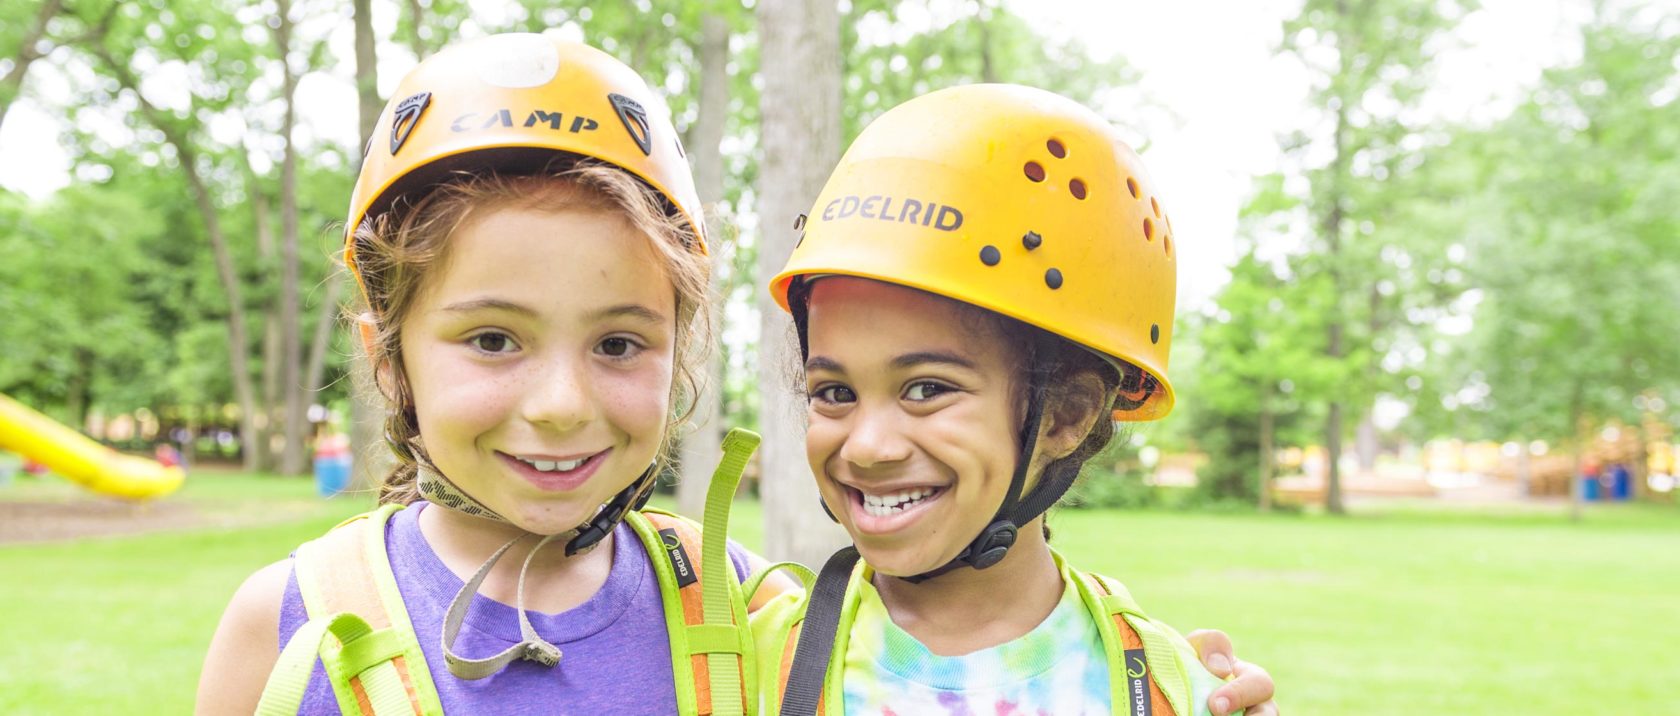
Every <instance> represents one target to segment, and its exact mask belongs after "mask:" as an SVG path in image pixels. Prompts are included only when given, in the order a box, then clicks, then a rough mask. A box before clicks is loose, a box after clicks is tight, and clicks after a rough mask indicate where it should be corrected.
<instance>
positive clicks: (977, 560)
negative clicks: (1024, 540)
mask: <svg viewBox="0 0 1680 716" xmlns="http://www.w3.org/2000/svg"><path fill="white" fill-rule="evenodd" d="M1019 531H1020V529H1019V528H1017V527H1016V526H1015V523H1014V522H1011V521H1009V520H998V521H996V522H993V523H991V524H989V525H986V529H984V530H981V531H980V536H979V537H976V538H975V539H974V542H973V546H972V547H970V548H969V550H970V551H969V555H968V563H969V564H970V565H971V566H973V567H974V568H975V569H985V568H987V567H990V566H992V565H995V564H997V563H998V562H1002V561H1003V557H1004V555H1006V554H1009V548H1010V547H1011V546H1013V545H1014V544H1015V537H1016V535H1017V534H1018V533H1019Z"/></svg>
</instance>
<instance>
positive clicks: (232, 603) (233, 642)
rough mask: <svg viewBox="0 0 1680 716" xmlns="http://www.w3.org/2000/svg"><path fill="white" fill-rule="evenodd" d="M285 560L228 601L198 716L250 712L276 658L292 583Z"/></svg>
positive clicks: (207, 664) (208, 659)
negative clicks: (288, 586)
mask: <svg viewBox="0 0 1680 716" xmlns="http://www.w3.org/2000/svg"><path fill="white" fill-rule="evenodd" d="M291 573H292V561H291V560H290V559H283V560H280V561H278V562H275V563H274V564H270V565H268V566H266V567H263V568H262V569H259V570H257V571H256V572H254V573H252V574H251V576H249V577H247V578H246V579H245V582H244V583H243V584H241V585H239V589H238V590H236V591H235V592H234V593H233V598H232V599H231V600H229V601H228V606H227V610H226V611H224V612H222V620H221V622H220V623H219V624H217V625H216V633H215V635H214V636H212V637H211V638H210V649H209V651H208V652H206V654H205V655H204V671H203V673H202V674H201V676H200V678H199V684H198V709H197V710H198V712H199V713H233V712H249V711H252V710H254V709H255V708H256V705H257V699H258V698H259V697H260V696H261V695H262V688H263V685H264V684H265V683H267V681H268V673H269V672H270V671H272V670H273V669H274V664H275V662H276V661H277V660H278V659H279V658H280V645H279V641H280V634H279V632H280V602H281V599H282V598H283V596H284V595H285V592H286V583H287V581H288V580H289V579H290V578H291Z"/></svg>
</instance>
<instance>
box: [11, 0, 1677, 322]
mask: <svg viewBox="0 0 1680 716" xmlns="http://www.w3.org/2000/svg"><path fill="white" fill-rule="evenodd" d="M1007 2H1008V5H1009V7H1010V8H1011V9H1012V10H1013V11H1014V12H1016V13H1017V14H1019V15H1021V16H1023V17H1025V18H1027V19H1028V21H1029V22H1031V23H1032V24H1034V25H1035V26H1037V27H1038V28H1040V29H1041V30H1042V31H1043V32H1045V33H1047V34H1049V35H1052V36H1058V37H1070V36H1071V37H1076V38H1078V39H1080V40H1081V41H1083V42H1084V44H1085V45H1086V47H1087V48H1088V49H1089V50H1090V52H1091V54H1093V55H1094V56H1097V57H1099V58H1107V57H1112V56H1116V55H1118V56H1122V57H1124V58H1125V60H1126V62H1127V63H1129V64H1130V65H1131V66H1133V67H1134V68H1136V69H1137V70H1138V71H1139V74H1140V77H1141V82H1142V89H1143V90H1144V92H1146V93H1147V95H1148V96H1149V97H1151V98H1152V99H1153V101H1154V102H1155V103H1156V104H1159V105H1162V106H1165V107H1168V108H1170V109H1171V111H1172V112H1173V113H1174V114H1176V115H1177V120H1176V121H1163V120H1162V119H1160V116H1161V115H1160V114H1159V113H1158V112H1157V113H1156V117H1157V119H1155V120H1152V121H1146V122H1144V123H1143V126H1141V127H1140V129H1141V130H1143V131H1145V132H1147V134H1148V136H1147V140H1148V145H1147V148H1146V150H1145V151H1144V153H1143V156H1144V160H1145V162H1146V163H1147V164H1148V166H1149V169H1150V172H1151V173H1152V174H1153V175H1154V177H1155V179H1156V180H1157V181H1158V182H1159V183H1160V184H1161V193H1162V196H1163V197H1164V198H1165V200H1166V203H1168V205H1169V206H1170V207H1171V211H1172V214H1173V218H1174V224H1175V228H1176V229H1177V232H1176V233H1177V236H1178V237H1179V239H1178V241H1179V246H1180V247H1181V250H1180V253H1179V256H1180V258H1181V261H1182V264H1181V274H1180V277H1179V296H1180V304H1179V305H1180V307H1181V309H1180V310H1187V309H1189V310H1193V309H1195V308H1197V307H1200V306H1202V305H1205V302H1206V301H1207V299H1208V298H1209V297H1211V296H1212V295H1213V294H1214V293H1215V292H1216V291H1217V290H1218V288H1219V287H1220V286H1221V285H1222V284H1223V283H1224V282H1225V280H1226V273H1225V267H1226V266H1228V265H1229V264H1230V263H1231V262H1232V261H1233V260H1234V259H1235V248H1234V237H1233V232H1234V231H1235V229H1236V214H1237V209H1238V208H1239V206H1240V205H1241V203H1242V202H1243V201H1244V200H1245V198H1246V196H1247V194H1248V191H1249V188H1250V186H1251V183H1252V182H1251V180H1252V177H1254V176H1255V175H1259V174H1265V173H1269V172H1272V171H1276V170H1277V168H1278V167H1279V162H1280V157H1279V151H1278V147H1277V137H1278V136H1279V135H1280V134H1282V133H1283V132H1285V131H1287V130H1289V129H1292V128H1295V127H1297V126H1299V124H1300V123H1301V122H1302V120H1303V114H1304V113H1305V112H1307V111H1308V108H1307V107H1306V101H1307V100H1306V96H1307V77H1306V75H1305V74H1304V72H1303V71H1302V70H1301V69H1300V67H1299V66H1298V65H1297V64H1296V63H1294V62H1293V61H1291V60H1290V59H1288V58H1283V57H1278V56H1276V55H1275V52H1274V50H1275V48H1276V46H1277V44H1278V41H1279V37H1280V34H1281V23H1282V21H1283V19H1284V18H1286V17H1288V16H1290V15H1292V14H1294V12H1295V11H1296V9H1297V8H1298V7H1299V5H1300V0H1172V1H1170V2H1162V1H1160V0H1151V1H1149V2H1139V1H1136V0H1107V1H1105V0H1007ZM1652 2H1653V4H1658V5H1662V6H1664V7H1665V8H1666V7H1670V6H1676V5H1680V2H1675V1H1674V0H1652ZM496 4H497V2H496V0H483V2H478V1H476V0H475V2H474V5H475V6H477V5H484V6H486V11H487V12H490V13H494V12H495V10H494V9H491V6H494V5H496ZM934 4H935V5H939V4H941V2H940V0H935V2H934ZM946 4H956V3H955V0H949V2H948V3H946ZM377 7H379V10H378V11H377V12H376V26H378V27H377V29H378V30H380V31H382V32H386V33H389V32H390V31H391V30H392V29H393V28H394V25H395V16H394V13H395V12H396V10H395V7H394V6H393V4H391V3H385V4H381V5H380V6H377ZM1676 9H1677V10H1680V7H1677V8H1676ZM1589 18H1590V10H1589V9H1588V5H1587V3H1586V1H1585V0H1483V2H1482V9H1480V10H1478V11H1477V12H1476V13H1475V14H1473V15H1471V16H1470V17H1468V18H1466V19H1465V21H1464V22H1463V23H1462V24H1461V25H1460V26H1459V27H1458V28H1457V29H1456V30H1455V32H1456V33H1457V35H1458V39H1459V40H1460V41H1461V42H1460V43H1459V45H1460V46H1459V48H1458V49H1454V50H1452V51H1450V52H1447V53H1445V54H1443V55H1442V56H1441V57H1439V58H1437V61H1438V68H1437V81H1436V83H1435V85H1434V87H1435V89H1434V91H1433V94H1432V96H1431V97H1430V98H1429V100H1428V107H1429V109H1430V111H1431V113H1432V114H1435V115H1436V116H1439V117H1442V118H1451V119H1471V120H1482V121H1485V120H1489V119H1493V118H1496V117H1497V116H1499V115H1500V114H1501V113H1503V112H1504V111H1506V110H1507V109H1508V108H1509V107H1510V106H1511V105H1512V104H1513V103H1514V102H1516V101H1518V100H1519V99H1520V98H1521V96H1522V94H1523V93H1524V92H1525V91H1526V89H1527V88H1528V87H1530V86H1532V85H1533V83H1534V82H1535V81H1536V80H1537V79H1538V77H1539V73H1540V71H1541V70H1542V69H1543V68H1545V67H1548V66H1554V65H1557V64H1560V63H1563V62H1567V61H1569V60H1571V59H1572V58H1575V57H1578V56H1579V53H1580V47H1579V44H1580V43H1579V40H1578V36H1577V32H1576V28H1577V27H1578V26H1579V25H1580V23H1582V22H1583V21H1585V20H1587V19H1589ZM344 24H345V25H348V23H344ZM348 33H349V28H348V27H345V28H343V29H342V30H341V31H340V33H339V34H343V35H345V37H344V38H343V41H342V42H339V38H337V37H335V45H338V46H340V47H341V48H342V51H343V54H344V55H346V56H347V55H348V53H349V39H348ZM259 39H260V38H259ZM387 54H389V55H391V57H388V58H385V59H384V60H382V61H381V67H380V70H381V77H380V80H381V82H380V84H381V90H382V91H383V92H386V93H388V92H389V91H390V90H391V89H392V87H393V86H394V85H395V83H396V81H397V79H398V78H399V76H400V75H401V73H403V72H405V71H406V70H407V69H408V68H409V67H410V66H411V65H412V62H413V60H412V58H408V57H404V56H402V55H401V53H399V52H391V53H387ZM342 65H343V67H344V68H349V67H350V66H351V63H350V62H348V61H346V62H344V63H342ZM31 74H32V76H31V80H32V81H31V84H30V86H29V88H28V89H26V95H28V94H29V93H30V92H31V91H32V90H33V91H36V92H38V93H39V95H40V96H41V97H42V99H43V100H44V101H41V102H37V101H33V100H31V99H29V98H28V97H27V96H26V98H25V99H24V100H22V101H20V102H18V103H17V105H16V107H15V108H14V109H13V110H12V112H11V114H10V115H9V116H8V117H7V119H6V123H5V125H4V128H3V130H0V185H4V186H7V187H10V188H12V189H15V190H18V191H22V192H25V193H28V194H30V195H33V196H45V195H46V194H48V193H50V192H52V191H53V190H55V189H57V188H59V187H61V186H63V185H65V184H66V183H67V182H68V181H69V180H70V177H69V175H68V173H67V170H68V165H69V158H68V155H67V154H66V153H65V151H64V150H63V149H61V148H60V147H59V141H58V136H59V132H60V129H61V128H60V126H59V123H58V120H56V119H55V118H54V117H55V113H53V112H51V111H50V110H49V109H48V107H50V106H51V105H52V104H53V102H54V101H55V100H56V101H60V102H69V101H70V100H71V98H69V97H67V96H63V95H64V94H65V91H64V90H63V89H62V88H61V87H52V86H46V85H51V84H53V83H52V82H51V81H50V80H43V81H34V80H36V77H35V75H40V74H45V73H36V72H33V71H32V73H31ZM348 74H349V72H348V69H345V70H344V71H343V72H338V73H337V75H342V76H327V75H318V76H312V77H311V78H309V79H308V80H307V81H306V82H305V83H304V84H303V86H302V87H301V88H300V98H301V99H302V100H303V102H302V104H303V106H304V107H305V109H304V110H303V113H304V117H303V119H304V123H305V125H306V131H309V132H312V133H315V134H316V136H324V137H335V138H342V141H343V142H344V143H345V144H346V145H348V144H353V143H354V142H355V139H354V137H355V131H356V130H355V112H354V107H355V100H354V92H353V90H352V88H351V86H350V83H349V78H348ZM164 84H165V83H164V82H163V81H161V80H159V81H156V82H149V83H148V85H147V90H148V96H152V94H153V88H154V87H156V88H157V93H158V94H159V95H166V94H168V93H169V89H170V88H167V87H164V86H163V85H164ZM55 94H56V95H60V96H58V97H54V96H53V95H55ZM163 103H164V104H168V102H163ZM1104 109H1105V110H1107V112H1108V113H1109V114H1110V116H1119V115H1121V114H1123V113H1124V110H1125V108H1123V107H1121V108H1116V107H1112V106H1110V107H1105V108H1104ZM224 131H227V130H226V129H225V128H224Z"/></svg>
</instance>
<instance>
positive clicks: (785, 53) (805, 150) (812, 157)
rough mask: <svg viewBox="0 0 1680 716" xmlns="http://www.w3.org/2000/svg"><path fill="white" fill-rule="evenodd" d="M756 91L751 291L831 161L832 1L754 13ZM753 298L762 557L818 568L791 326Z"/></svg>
mask: <svg viewBox="0 0 1680 716" xmlns="http://www.w3.org/2000/svg"><path fill="white" fill-rule="evenodd" d="M756 14H757V17H758V38H759V43H760V48H759V51H760V56H761V58H762V59H761V67H762V68H763V69H762V76H763V80H764V89H763V93H762V95H761V96H760V99H759V111H760V114H761V116H762V124H761V126H760V136H761V141H760V146H761V148H762V150H763V153H764V155H763V156H764V158H763V162H762V164H761V165H760V168H759V177H758V178H759V184H758V218H759V222H758V226H759V235H758V279H759V280H758V285H760V286H764V285H766V284H768V283H769V282H770V278H771V277H772V276H774V275H775V274H776V272H777V271H779V270H780V269H781V268H782V265H783V264H784V263H786V261H787V258H788V256H789V255H790V254H792V253H793V246H794V243H795V239H797V238H798V234H797V232H796V231H795V230H794V229H793V225H794V220H795V218H796V217H798V216H799V215H800V214H801V213H802V212H804V211H807V210H808V209H809V208H810V207H811V204H812V202H814V201H816V197H817V194H818V193H820V192H821V191H822V185H823V182H824V181H825V180H827V178H828V171H829V169H830V168H832V167H833V166H834V165H835V164H836V163H837V162H838V161H839V159H840V118H841V115H840V71H841V56H840V19H839V9H838V8H837V7H836V5H835V0H787V1H785V2H761V3H759V4H758V6H757V9H756ZM755 294H756V295H757V296H758V310H759V318H760V321H759V327H760V331H759V344H758V372H759V395H760V399H761V407H760V410H759V415H760V418H759V423H760V426H761V428H762V430H763V432H764V444H763V447H761V448H760V449H759V458H760V465H761V466H762V472H761V478H760V483H759V484H760V494H761V495H762V496H763V499H764V522H765V525H764V526H765V538H764V554H765V556H766V557H769V558H770V559H772V560H787V559H793V560H798V561H800V562H804V563H806V564H810V565H820V564H822V563H823V562H824V561H825V560H826V559H827V558H828V555H829V554H830V553H832V552H833V551H834V549H836V548H837V547H838V546H840V545H842V544H844V543H845V533H844V532H843V531H841V530H840V529H839V528H838V527H837V526H835V525H834V524H832V523H831V522H830V521H829V519H828V518H827V516H825V515H823V513H822V509H821V508H820V507H819V503H818V495H817V488H816V485H815V483H814V481H813V480H812V478H811V471H810V468H809V467H808V466H807V464H806V461H805V449H804V437H803V433H804V430H803V426H804V422H805V415H804V414H805V411H804V407H803V406H802V405H800V401H799V400H798V397H797V396H795V395H794V394H793V393H792V392H791V390H790V389H791V386H790V385H789V378H790V376H792V375H793V374H794V373H795V371H796V370H797V369H796V368H795V366H797V364H798V360H799V355H798V348H797V346H795V345H792V344H791V341H790V340H789V337H790V336H792V335H793V330H792V324H791V322H790V321H789V320H788V317H787V314H785V313H783V312H782V310H781V309H780V308H778V307H776V305H775V303H774V302H773V301H772V300H771V299H770V296H769V294H768V292H766V291H763V290H759V291H755Z"/></svg>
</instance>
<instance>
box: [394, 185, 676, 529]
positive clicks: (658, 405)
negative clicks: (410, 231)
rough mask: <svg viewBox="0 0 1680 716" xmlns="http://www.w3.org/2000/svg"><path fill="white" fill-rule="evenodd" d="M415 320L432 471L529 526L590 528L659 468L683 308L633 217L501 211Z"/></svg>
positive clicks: (409, 369)
mask: <svg viewBox="0 0 1680 716" xmlns="http://www.w3.org/2000/svg"><path fill="white" fill-rule="evenodd" d="M449 241H450V249H449V257H448V260H447V261H446V262H445V264H444V265H443V266H442V267H440V270H438V271H437V272H436V273H435V274H433V275H431V276H429V277H428V278H427V280H426V283H425V284H424V286H423V288H422V289H421V291H420V293H419V295H418V296H417V297H416V300H415V303H414V305H413V308H412V311H411V312H409V314H408V316H407V318H406V319H405V320H404V321H403V322H402V324H401V343H402V362H403V367H404V372H405V374H406V376H407V380H408V385H409V389H410V390H411V391H412V394H413V399H414V407H415V411H416V414H417V416H418V418H419V420H418V422H419V428H420V430H419V433H420V436H421V440H422V443H423V445H424V446H425V449H426V452H427V455H428V456H429V457H430V458H431V462H432V464H433V465H435V466H436V467H437V468H438V470H439V471H441V472H442V473H443V474H444V475H445V476H446V477H448V478H449V480H450V481H451V482H453V483H455V485H456V486H458V487H460V488H461V489H462V490H464V491H466V492H467V493H468V494H470V495H472V497H473V498H475V499H477V500H478V501H479V502H482V503H484V505H485V506H486V507H489V508H490V509H492V510H495V511H496V512H498V513H500V514H501V515H502V516H503V517H506V518H507V519H508V520H509V521H510V522H512V523H514V524H515V525H518V526H519V527H521V528H523V529H526V530H529V531H531V532H536V533H539V534H553V533H558V532H563V531H566V530H570V529H572V528H574V527H577V526H578V525H579V524H582V523H583V522H585V521H587V520H588V519H589V518H590V517H592V516H593V515H594V513H595V511H596V510H597V509H598V508H599V507H600V506H601V504H602V503H605V502H607V501H608V500H610V499H612V496H613V495H614V494H616V493H618V492H619V491H621V490H623V489H624V488H625V487H626V486H628V485H629V484H630V483H631V482H633V481H634V480H635V479H636V478H637V477H638V476H640V475H641V474H642V473H643V471H645V470H647V468H648V465H649V464H650V463H652V462H653V460H654V457H655V455H656V454H657V452H658V450H659V447H660V442H661V440H662V435H663V431H664V428H665V423H666V418H667V413H668V410H669V407H670V394H671V380H672V361H673V358H672V355H673V349H674V346H675V343H676V340H677V338H676V312H677V308H676V296H675V291H674V289H673V288H672V283H671V280H670V279H669V278H668V277H666V276H665V274H664V272H663V271H662V270H661V269H660V266H661V260H660V258H659V257H658V256H657V255H656V254H655V252H654V250H653V249H652V247H651V246H650V244H649V239H648V237H646V236H644V235H642V234H640V233H638V232H637V231H635V230H634V229H633V228H632V226H631V225H630V223H629V222H628V221H627V220H626V219H625V218H624V217H623V215H622V214H619V213H615V212H609V211H595V210H587V209H564V210H557V211H548V210H536V209H530V208H516V207H509V208H502V209H492V210H488V211H485V212H482V213H479V214H476V215H475V217H474V218H472V219H470V220H469V221H468V222H466V223H465V224H463V225H462V226H460V227H459V228H457V229H456V230H455V231H454V232H453V234H452V235H451V236H450V237H449Z"/></svg>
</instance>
